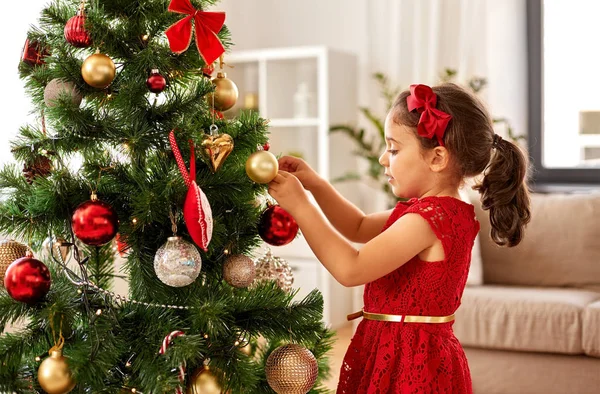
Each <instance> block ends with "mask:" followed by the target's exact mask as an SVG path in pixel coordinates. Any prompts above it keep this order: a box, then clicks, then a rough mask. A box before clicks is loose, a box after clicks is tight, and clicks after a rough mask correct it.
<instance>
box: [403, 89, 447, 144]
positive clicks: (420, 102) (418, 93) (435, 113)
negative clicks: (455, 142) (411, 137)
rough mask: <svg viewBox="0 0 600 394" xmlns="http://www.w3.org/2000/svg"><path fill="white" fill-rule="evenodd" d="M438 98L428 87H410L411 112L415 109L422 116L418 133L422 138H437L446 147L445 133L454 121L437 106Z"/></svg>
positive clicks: (409, 104)
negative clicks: (451, 121) (449, 124)
mask: <svg viewBox="0 0 600 394" xmlns="http://www.w3.org/2000/svg"><path fill="white" fill-rule="evenodd" d="M436 104H437V96H436V94H435V93H433V90H431V88H430V87H429V86H427V85H410V96H408V97H407V98H406V105H407V106H408V110H409V111H414V110H415V109H416V110H417V111H418V112H419V113H420V114H421V117H420V118H419V124H418V125H417V132H418V133H419V135H420V136H421V137H426V138H433V136H436V137H437V140H438V142H439V144H440V146H444V133H445V132H446V127H447V126H448V123H449V122H450V119H452V116H451V115H450V114H447V113H445V112H444V111H440V110H439V109H437V108H436V107H435V106H436Z"/></svg>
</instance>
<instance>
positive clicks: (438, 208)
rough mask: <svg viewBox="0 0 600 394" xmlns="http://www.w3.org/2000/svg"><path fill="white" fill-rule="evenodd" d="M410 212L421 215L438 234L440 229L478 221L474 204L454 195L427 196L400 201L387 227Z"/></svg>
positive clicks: (444, 229) (448, 229) (446, 229)
mask: <svg viewBox="0 0 600 394" xmlns="http://www.w3.org/2000/svg"><path fill="white" fill-rule="evenodd" d="M408 213H416V214H419V215H421V216H422V217H423V218H424V219H425V220H427V221H428V222H429V223H430V224H431V225H432V227H434V228H435V229H436V230H437V231H436V233H438V234H439V232H440V231H443V232H447V231H451V230H452V229H453V228H455V227H464V226H465V225H466V226H468V227H470V225H472V224H474V223H476V222H477V220H476V218H475V207H474V206H473V205H472V204H470V203H468V202H465V201H463V200H461V199H459V198H456V197H452V196H427V197H421V198H411V199H410V200H407V201H400V202H398V204H396V207H395V208H394V210H393V211H392V214H391V215H390V218H389V220H388V223H387V224H386V228H387V227H389V226H391V225H392V224H393V223H394V222H395V221H396V220H398V219H399V218H400V217H401V216H403V215H405V214H408Z"/></svg>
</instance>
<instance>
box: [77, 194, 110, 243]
mask: <svg viewBox="0 0 600 394" xmlns="http://www.w3.org/2000/svg"><path fill="white" fill-rule="evenodd" d="M71 227H72V228H73V232H74V233H75V236H76V237H77V238H79V239H80V240H81V242H83V243H84V244H86V245H91V246H101V245H104V244H106V243H107V242H108V241H110V240H111V239H113V238H114V236H115V235H116V234H117V230H118V228H119V218H118V217H117V213H116V212H115V210H114V209H113V208H112V207H111V206H110V205H108V204H107V203H105V202H104V201H100V200H89V201H86V202H84V203H82V204H80V205H79V206H78V207H77V209H76V210H75V213H73V217H72V218H71Z"/></svg>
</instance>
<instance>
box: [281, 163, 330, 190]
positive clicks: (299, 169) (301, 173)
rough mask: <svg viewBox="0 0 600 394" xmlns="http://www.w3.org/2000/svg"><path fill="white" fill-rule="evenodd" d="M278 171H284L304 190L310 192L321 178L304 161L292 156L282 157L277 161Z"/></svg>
mask: <svg viewBox="0 0 600 394" xmlns="http://www.w3.org/2000/svg"><path fill="white" fill-rule="evenodd" d="M279 169H280V170H283V171H286V172H288V173H290V174H292V175H293V176H295V177H296V178H298V180H299V181H300V182H301V183H302V186H304V188H305V189H306V190H311V189H313V188H314V187H316V185H317V184H318V183H319V181H321V177H320V176H319V174H317V172H316V171H315V170H313V169H312V168H311V167H310V166H309V165H308V163H306V162H305V161H304V160H302V159H299V158H297V157H293V156H283V157H281V158H280V159H279Z"/></svg>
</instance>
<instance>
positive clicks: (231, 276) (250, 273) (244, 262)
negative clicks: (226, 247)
mask: <svg viewBox="0 0 600 394" xmlns="http://www.w3.org/2000/svg"><path fill="white" fill-rule="evenodd" d="M255 274H256V269H255V267H254V261H252V259H251V258H250V257H247V256H244V255H243V254H236V255H234V256H230V257H228V258H227V260H225V264H223V277H224V278H225V281H226V282H227V283H229V284H230V285H231V286H233V287H238V288H243V287H248V286H249V285H250V284H251V283H252V282H253V281H254V276H255Z"/></svg>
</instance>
